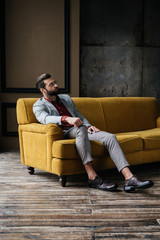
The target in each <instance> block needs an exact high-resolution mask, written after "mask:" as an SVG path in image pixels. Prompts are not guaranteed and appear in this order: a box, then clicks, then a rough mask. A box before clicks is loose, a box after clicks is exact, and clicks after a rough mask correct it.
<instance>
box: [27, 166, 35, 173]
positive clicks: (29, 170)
mask: <svg viewBox="0 0 160 240" xmlns="http://www.w3.org/2000/svg"><path fill="white" fill-rule="evenodd" d="M27 169H28V173H29V174H31V175H33V174H34V168H33V167H27Z"/></svg>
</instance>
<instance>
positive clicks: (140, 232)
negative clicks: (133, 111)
mask: <svg viewBox="0 0 160 240" xmlns="http://www.w3.org/2000/svg"><path fill="white" fill-rule="evenodd" d="M133 170H134V173H135V174H137V175H138V176H140V177H142V178H145V179H146V176H147V178H148V179H152V180H154V181H155V186H154V187H153V188H151V189H148V190H143V191H142V190H139V191H136V192H135V193H125V192H124V191H123V177H122V176H121V175H120V174H119V173H118V172H117V170H108V171H105V172H103V173H101V175H102V176H105V175H108V177H109V179H110V180H112V181H115V182H118V183H119V186H120V188H119V189H120V190H119V191H117V192H103V191H98V190H95V189H89V188H88V187H87V183H86V180H87V177H86V175H77V176H69V178H68V182H67V186H66V187H65V188H62V187H60V185H59V183H58V178H57V176H55V175H53V174H50V173H47V172H43V171H40V170H38V169H36V172H35V175H29V174H28V171H27V169H26V166H24V165H22V164H21V161H20V155H19V152H13V153H9V152H8V153H0V239H1V240H21V239H23V240H28V239H37V240H51V239H65V240H70V239H73V240H77V239H78V240H83V239H85V240H97V239H111V240H114V239H120V240H124V239H125V240H126V239H132V240H137V239H156V240H158V239H160V164H158V163H156V164H150V165H143V166H142V165H141V166H139V167H134V168H133Z"/></svg>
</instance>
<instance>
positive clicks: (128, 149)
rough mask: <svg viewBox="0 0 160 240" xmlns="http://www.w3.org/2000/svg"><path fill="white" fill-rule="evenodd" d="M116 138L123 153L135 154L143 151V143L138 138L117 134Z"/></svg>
mask: <svg viewBox="0 0 160 240" xmlns="http://www.w3.org/2000/svg"><path fill="white" fill-rule="evenodd" d="M116 137H117V140H118V142H119V144H120V146H121V148H122V150H123V152H124V153H132V152H137V151H140V150H142V149H143V141H142V138H141V137H140V136H137V135H134V134H128V135H125V134H124V135H123V134H121V135H119V134H117V135H116Z"/></svg>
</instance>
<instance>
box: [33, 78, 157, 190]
mask: <svg viewBox="0 0 160 240" xmlns="http://www.w3.org/2000/svg"><path fill="white" fill-rule="evenodd" d="M36 87H37V89H38V90H40V91H41V93H42V94H43V97H42V98H40V99H39V100H38V101H37V102H36V103H35V104H34V106H33V112H34V114H35V116H36V118H37V120H38V121H39V122H40V123H43V124H48V123H54V124H57V125H60V126H62V129H63V132H64V138H66V139H67V138H75V139H76V148H77V151H78V154H79V156H80V158H81V160H82V163H83V165H84V167H85V170H86V172H87V174H88V186H89V187H92V188H96V189H100V190H104V191H114V190H116V189H117V187H118V185H117V184H114V183H110V182H108V181H106V180H105V181H103V180H102V179H101V178H100V177H99V176H98V175H97V173H96V172H95V170H94V169H93V167H92V161H93V159H92V156H91V147H90V140H95V141H99V142H101V143H102V144H103V145H104V146H105V148H106V149H107V151H108V152H109V154H110V156H111V158H112V160H113V161H114V163H115V165H116V167H117V169H118V171H119V172H121V173H122V175H123V176H124V178H125V184H124V190H125V191H126V192H127V191H128V192H129V191H132V190H135V189H137V188H142V189H146V188H149V187H152V186H153V184H154V183H153V181H150V180H148V181H140V180H138V179H137V177H136V176H134V175H133V174H132V172H131V171H130V168H129V163H128V162H127V160H126V158H125V156H124V154H123V152H122V149H121V148H120V145H119V143H118V141H117V139H116V136H115V135H113V134H110V133H108V132H104V131H100V129H98V128H96V127H95V126H92V125H91V124H90V123H89V122H88V121H87V119H86V118H85V117H84V116H82V114H81V113H80V112H79V111H78V110H77V108H76V106H75V104H74V103H73V101H72V99H71V98H70V97H69V96H68V95H65V94H59V88H58V85H57V82H56V81H55V80H54V79H53V78H52V77H51V75H50V74H42V75H41V76H39V77H38V79H37V84H36Z"/></svg>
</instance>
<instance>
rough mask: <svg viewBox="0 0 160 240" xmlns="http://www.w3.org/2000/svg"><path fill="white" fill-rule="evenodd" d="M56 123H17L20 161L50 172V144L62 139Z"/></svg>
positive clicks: (62, 136) (60, 130) (61, 132)
mask: <svg viewBox="0 0 160 240" xmlns="http://www.w3.org/2000/svg"><path fill="white" fill-rule="evenodd" d="M63 138H64V135H63V131H62V128H61V127H59V126H57V125H56V124H47V125H44V124H40V123H30V124H24V125H19V142H20V152H21V161H22V163H23V164H24V165H27V166H30V167H34V168H38V169H41V170H44V171H48V172H52V145H53V142H54V141H56V140H60V139H63Z"/></svg>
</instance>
